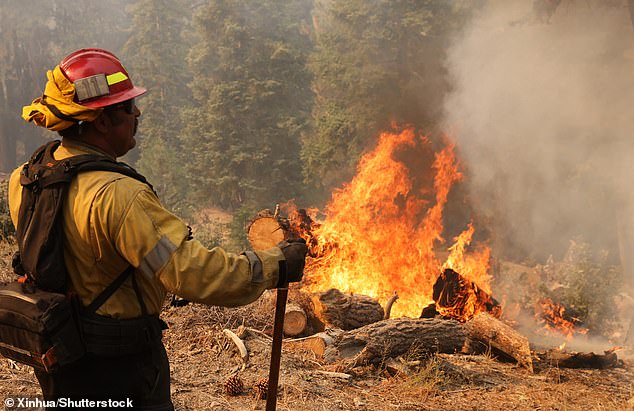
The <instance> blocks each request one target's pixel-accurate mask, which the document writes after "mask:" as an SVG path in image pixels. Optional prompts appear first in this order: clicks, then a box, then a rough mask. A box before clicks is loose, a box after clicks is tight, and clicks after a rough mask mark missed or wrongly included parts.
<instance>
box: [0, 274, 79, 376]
mask: <svg viewBox="0 0 634 411" xmlns="http://www.w3.org/2000/svg"><path fill="white" fill-rule="evenodd" d="M75 312H76V305H75V303H74V302H73V301H72V300H71V299H69V298H67V297H66V296H65V295H64V294H60V293H55V292H48V291H42V290H40V289H38V288H36V287H35V286H33V285H31V284H23V283H20V282H17V281H15V282H11V283H4V284H0V354H2V355H3V356H5V357H7V358H10V359H12V360H15V361H18V362H20V363H24V364H28V365H31V366H33V367H35V368H38V369H40V370H45V371H46V372H53V371H55V370H56V369H57V368H58V367H59V366H63V365H66V364H70V363H72V362H74V361H76V360H78V359H79V358H81V357H82V356H83V355H84V353H85V349H84V344H83V342H82V338H81V335H80V332H79V327H78V326H77V323H76V318H77V317H76V315H75Z"/></svg>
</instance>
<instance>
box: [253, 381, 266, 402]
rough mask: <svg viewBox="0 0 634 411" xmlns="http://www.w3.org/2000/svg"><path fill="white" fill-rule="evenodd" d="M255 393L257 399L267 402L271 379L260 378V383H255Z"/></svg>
mask: <svg viewBox="0 0 634 411" xmlns="http://www.w3.org/2000/svg"><path fill="white" fill-rule="evenodd" d="M253 391H255V398H256V399H258V400H265V399H266V394H267V392H268V391H269V379H268V378H260V379H259V380H258V382H256V383H255V386H254V387H253Z"/></svg>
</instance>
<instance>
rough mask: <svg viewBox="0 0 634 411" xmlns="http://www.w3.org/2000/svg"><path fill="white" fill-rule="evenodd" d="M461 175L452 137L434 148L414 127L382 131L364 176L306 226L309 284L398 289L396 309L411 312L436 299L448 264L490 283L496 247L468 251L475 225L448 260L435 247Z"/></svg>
mask: <svg viewBox="0 0 634 411" xmlns="http://www.w3.org/2000/svg"><path fill="white" fill-rule="evenodd" d="M461 178H462V174H461V173H460V172H459V170H458V165H457V162H456V158H455V155H454V146H453V145H452V144H448V145H447V146H446V147H444V148H443V149H442V150H440V151H439V152H437V153H434V152H433V150H432V148H431V143H430V142H429V140H428V139H427V138H426V137H425V136H419V135H416V134H415V132H414V130H413V129H406V130H404V131H402V132H400V133H390V132H386V133H383V134H381V136H380V138H379V142H378V145H377V147H376V149H375V150H374V151H372V152H369V153H367V154H366V155H365V156H363V158H362V159H361V160H360V163H359V166H358V173H357V175H356V176H355V177H354V178H353V179H352V181H351V182H350V183H348V184H346V185H344V186H343V187H342V188H341V189H338V190H336V191H335V192H334V193H333V196H332V200H331V202H330V203H329V204H328V205H327V207H326V209H325V212H324V214H325V218H324V219H323V221H322V222H320V223H319V224H315V225H313V226H312V227H310V230H308V231H309V232H307V230H306V227H304V229H303V230H302V231H301V232H303V236H304V237H305V238H306V239H307V241H308V243H309V245H310V246H311V254H312V255H314V256H315V257H314V258H313V259H309V261H308V262H307V266H306V269H305V276H304V278H305V279H306V283H307V284H306V285H307V288H308V290H309V291H324V290H326V289H329V288H337V289H339V290H341V291H343V292H353V293H358V294H365V295H369V296H371V297H374V298H377V299H378V300H379V301H381V302H382V303H385V301H386V300H387V299H388V298H389V297H390V296H391V295H392V294H393V293H394V291H396V292H397V293H398V295H399V300H398V302H397V304H395V305H394V307H393V309H392V312H393V316H410V317H419V316H420V313H421V310H422V308H423V307H424V306H425V305H427V304H428V303H430V302H432V301H433V300H432V286H433V284H434V283H435V281H436V279H437V278H438V276H439V275H440V273H441V269H442V268H443V267H455V268H456V269H457V270H459V271H460V272H461V273H462V275H463V276H465V277H466V278H468V279H469V280H471V281H474V282H476V281H477V282H478V283H479V284H478V285H479V286H480V287H482V288H483V289H484V290H488V289H489V285H488V281H489V278H488V276H487V270H488V258H489V251H488V249H484V250H482V251H480V252H479V253H476V254H473V255H467V253H466V251H465V250H466V247H467V246H468V245H469V243H470V241H471V237H472V235H473V232H474V228H473V226H472V225H469V228H468V229H467V230H465V232H464V233H462V234H460V235H459V236H458V237H456V239H455V240H456V244H454V245H453V246H452V247H450V249H449V250H450V253H451V254H450V258H449V260H448V261H447V262H446V263H445V264H442V263H441V261H440V260H439V258H438V257H437V253H436V251H435V247H436V246H437V245H438V244H440V243H443V242H444V240H443V239H442V230H443V224H442V216H443V209H444V207H445V204H446V203H447V196H448V194H449V191H450V189H451V187H452V185H453V184H454V183H455V182H457V181H459V180H460V179H461ZM312 214H313V215H312V217H313V218H314V217H315V210H313V213H312ZM290 219H291V221H292V220H293V216H290Z"/></svg>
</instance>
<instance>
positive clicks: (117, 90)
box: [59, 48, 147, 108]
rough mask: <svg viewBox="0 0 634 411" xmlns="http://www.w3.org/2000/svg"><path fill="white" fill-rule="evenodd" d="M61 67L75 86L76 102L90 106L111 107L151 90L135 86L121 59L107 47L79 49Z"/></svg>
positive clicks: (60, 64) (62, 62) (65, 59)
mask: <svg viewBox="0 0 634 411" xmlns="http://www.w3.org/2000/svg"><path fill="white" fill-rule="evenodd" d="M59 67H60V69H61V70H62V73H64V75H65V76H66V78H68V79H69V80H70V81H71V82H72V83H73V85H74V86H75V101H76V102H78V103H79V104H81V105H83V106H86V107H92V108H100V107H105V106H110V105H112V104H117V103H120V102H122V101H125V100H129V99H131V98H134V97H138V96H140V95H141V94H144V93H145V92H146V91H147V90H145V89H144V88H142V87H137V86H135V85H133V84H132V80H130V76H129V75H128V72H127V71H126V70H125V69H124V68H123V65H122V64H121V61H119V59H118V58H117V57H116V56H115V55H114V54H112V53H110V52H109V51H106V50H103V49H96V48H95V49H81V50H77V51H75V52H73V53H71V54H69V55H68V56H66V58H64V60H62V61H61V62H60V63H59Z"/></svg>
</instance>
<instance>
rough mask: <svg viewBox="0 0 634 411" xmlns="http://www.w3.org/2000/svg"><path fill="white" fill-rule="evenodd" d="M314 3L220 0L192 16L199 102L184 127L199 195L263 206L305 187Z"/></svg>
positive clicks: (232, 203) (195, 88) (191, 58)
mask: <svg viewBox="0 0 634 411" xmlns="http://www.w3.org/2000/svg"><path fill="white" fill-rule="evenodd" d="M309 9H310V2H309V1H307V0H294V1H289V2H282V3H280V2H274V1H262V2H257V3H253V2H246V1H244V0H227V1H223V0H214V1H210V2H209V3H208V4H207V5H205V6H204V7H201V8H200V10H199V11H198V13H197V14H196V16H195V18H194V27H195V29H196V33H197V35H198V38H199V41H198V43H197V44H196V45H195V46H194V47H193V48H192V50H191V52H190V54H189V57H188V60H189V64H190V68H191V70H192V72H193V81H192V83H191V90H192V94H193V97H194V99H195V101H196V103H197V106H196V107H194V108H192V109H188V110H186V111H185V113H184V115H185V117H186V118H187V120H188V122H187V126H186V127H185V129H184V133H183V135H182V142H183V147H184V149H185V151H186V152H187V153H188V155H189V159H188V160H189V161H188V162H187V164H186V167H187V171H188V173H189V175H191V176H192V178H193V180H194V186H195V189H194V190H193V192H192V193H191V197H192V199H193V200H194V201H197V202H199V201H209V200H211V201H212V202H213V203H215V204H217V205H220V206H222V207H225V208H236V207H239V206H242V205H246V206H249V207H253V208H257V207H258V206H261V205H263V204H270V203H275V202H281V201H285V200H288V199H290V198H293V197H295V196H297V195H298V193H299V188H300V182H301V165H300V163H299V140H300V136H301V135H302V133H303V131H304V130H305V128H306V122H307V119H308V113H309V111H310V104H311V94H310V89H309V85H310V77H309V74H308V72H307V71H306V69H305V62H306V59H307V53H308V51H309V50H310V38H309V37H308V33H307V32H306V29H305V27H306V23H305V21H306V20H307V19H308V18H309V17H310V16H309V14H308V12H309Z"/></svg>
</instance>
